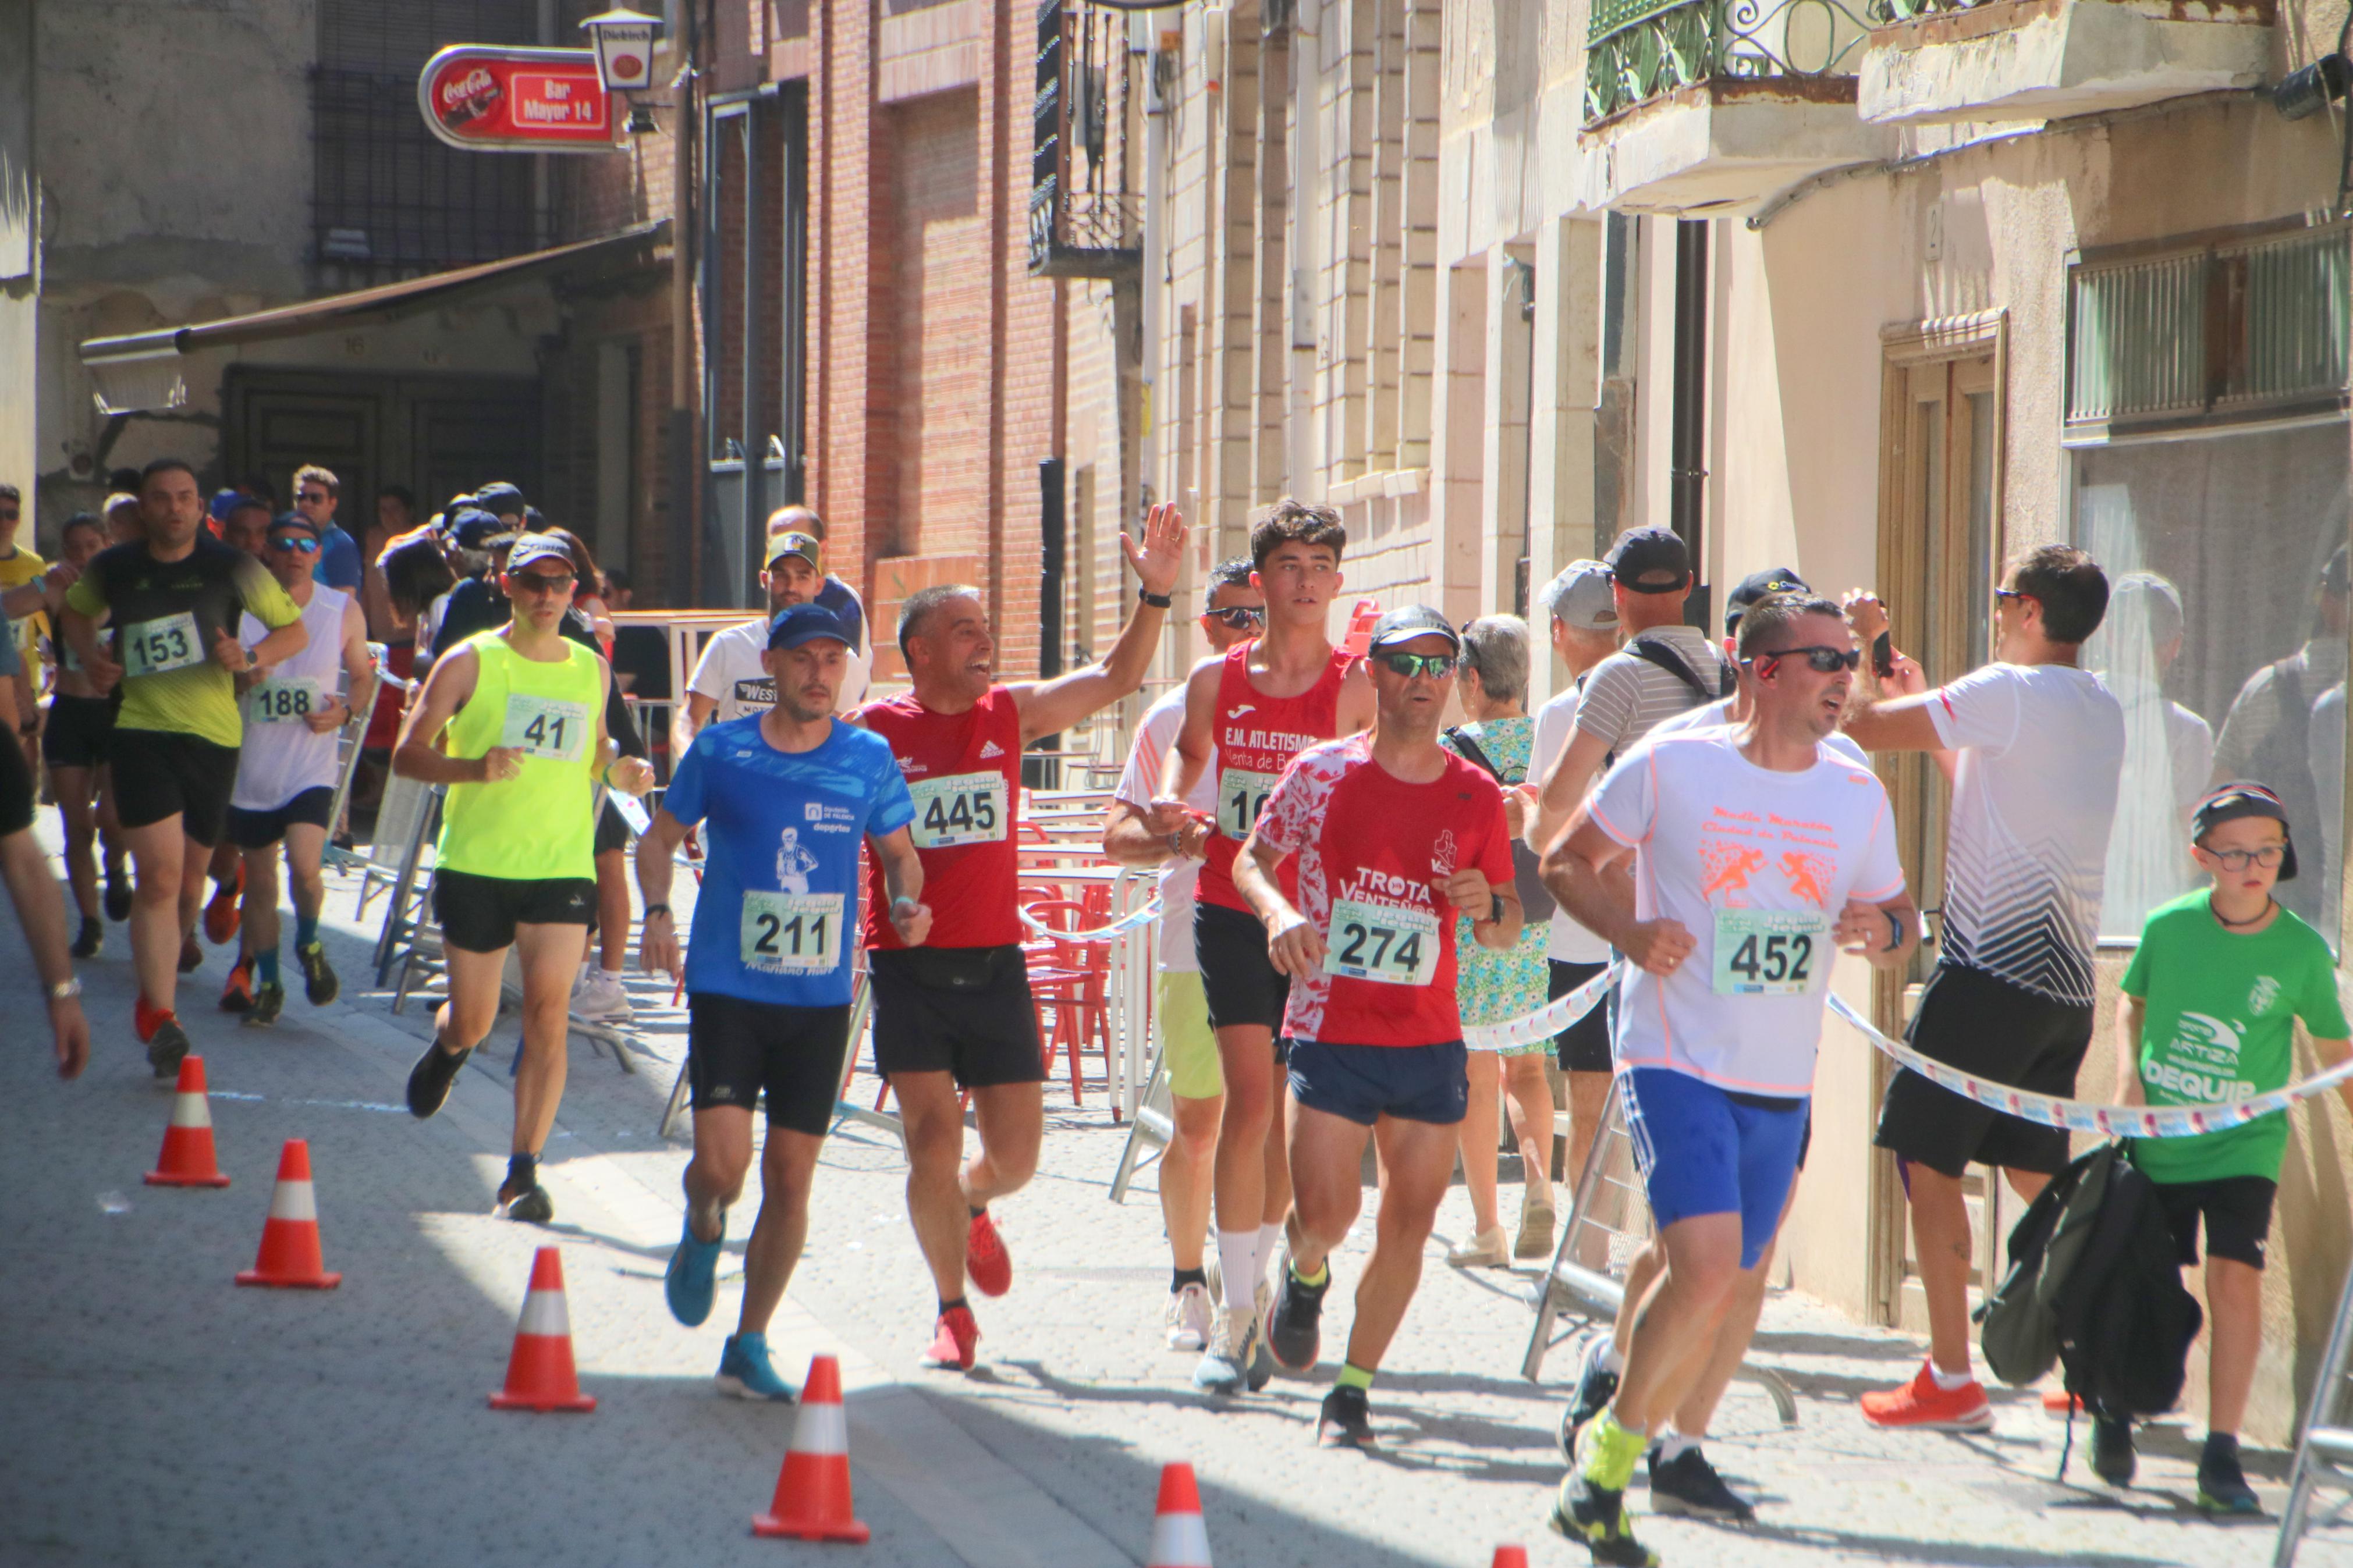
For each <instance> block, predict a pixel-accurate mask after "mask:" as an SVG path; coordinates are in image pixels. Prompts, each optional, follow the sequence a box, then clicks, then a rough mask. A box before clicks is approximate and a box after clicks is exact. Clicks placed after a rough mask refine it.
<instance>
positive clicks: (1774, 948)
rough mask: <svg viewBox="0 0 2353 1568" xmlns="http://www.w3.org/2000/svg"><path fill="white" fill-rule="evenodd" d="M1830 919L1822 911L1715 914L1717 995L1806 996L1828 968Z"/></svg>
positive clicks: (1766, 911) (1729, 911) (1752, 911)
mask: <svg viewBox="0 0 2353 1568" xmlns="http://www.w3.org/2000/svg"><path fill="white" fill-rule="evenodd" d="M1830 934H1831V918H1830V916H1828V915H1826V914H1824V913H1822V912H1821V911H1820V910H1716V911H1715V994H1717V995H1719V996H1802V995H1805V994H1807V993H1808V992H1810V991H1811V990H1813V988H1814V983H1815V982H1816V981H1817V980H1818V979H1819V978H1820V976H1821V974H1822V973H1824V972H1825V971H1826V970H1828V969H1829V967H1830V961H1831V952H1830Z"/></svg>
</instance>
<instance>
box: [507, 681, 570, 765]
mask: <svg viewBox="0 0 2353 1568" xmlns="http://www.w3.org/2000/svg"><path fill="white" fill-rule="evenodd" d="M499 744H500V745H501V746H511V747H512V748H513V749H514V750H516V751H518V752H522V753H523V754H524V755H525V756H528V757H545V758H546V759H547V760H548V761H550V762H554V763H576V762H578V761H579V760H580V758H581V756H582V755H583V754H584V753H585V752H586V751H587V749H588V707H587V704H586V703H584V702H559V701H556V700H554V699H552V698H546V697H533V696H529V695H527V694H525V693H523V692H521V691H511V692H509V693H507V716H506V722H505V723H504V725H502V726H501V729H500V731H499Z"/></svg>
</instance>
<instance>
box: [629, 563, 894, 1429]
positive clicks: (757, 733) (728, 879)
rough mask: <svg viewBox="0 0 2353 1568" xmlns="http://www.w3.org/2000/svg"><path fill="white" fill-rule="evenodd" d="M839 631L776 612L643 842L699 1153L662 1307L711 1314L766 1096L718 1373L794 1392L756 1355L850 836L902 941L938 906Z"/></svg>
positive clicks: (822, 1125) (770, 1391)
mask: <svg viewBox="0 0 2353 1568" xmlns="http://www.w3.org/2000/svg"><path fill="white" fill-rule="evenodd" d="M849 646H850V645H849V628H848V627H846V626H843V625H842V623H841V619H840V617H839V616H836V615H835V614H834V613H833V612H832V611H831V610H828V609H826V608H824V607H823V606H821V605H793V606H792V607H791V608H789V609H787V610H786V611H785V612H784V613H783V614H782V615H779V616H776V619H775V620H774V621H773V622H772V623H770V625H769V628H768V649H767V653H766V654H765V657H764V658H763V663H765V666H766V668H767V671H768V676H769V678H770V679H772V680H773V681H774V682H775V683H776V701H775V705H774V706H773V707H771V708H770V709H769V710H767V711H765V712H764V713H755V714H747V715H745V716H744V717H743V718H741V719H733V720H730V721H727V722H726V723H723V724H713V725H711V726H709V727H707V728H705V729H704V730H702V731H700V732H699V733H697V734H696V736H695V737H694V743H693V744H692V745H691V746H690V747H689V748H688V749H687V752H686V755H685V756H684V757H683V758H682V759H681V761H680V763H679V765H678V772H677V773H676V774H675V775H673V776H672V778H671V780H670V791H669V793H668V794H667V795H665V796H664V797H663V799H662V804H661V807H660V809H659V810H658V811H656V812H655V813H654V819H653V826H652V829H651V830H650V831H649V832H648V833H647V834H646V835H645V836H644V837H641V838H639V839H638V890H639V891H640V892H641V893H642V894H643V895H644V898H645V905H646V915H645V928H644V931H643V934H642V936H641V938H640V940H639V943H638V947H639V952H640V954H641V956H642V958H643V961H644V963H645V966H646V967H647V968H648V969H649V970H665V971H667V972H668V973H670V975H671V976H672V977H673V978H675V977H677V976H679V975H681V973H682V974H683V975H684V977H685V980H686V990H687V1009H688V1034H687V1057H686V1066H687V1078H688V1081H689V1082H690V1084H691V1086H692V1089H693V1094H694V1158H693V1159H692V1160H691V1162H689V1163H688V1164H687V1167H686V1226H685V1231H684V1234H683V1235H681V1237H679V1243H678V1250H677V1252H676V1253H675V1254H673V1255H672V1256H671V1258H670V1271H669V1273H668V1275H667V1277H666V1280H665V1288H666V1293H667V1294H668V1296H669V1299H670V1313H671V1315H672V1316H673V1317H675V1318H677V1319H678V1321H680V1322H681V1323H684V1324H686V1325H688V1326H689V1327H693V1326H694V1325H696V1324H699V1323H701V1322H702V1321H704V1320H705V1319H706V1318H708V1317H710V1316H711V1308H712V1298H713V1296H714V1294H715V1293H716V1289H717V1283H718V1268H719V1249H720V1244H721V1243H722V1242H723V1240H724V1239H725V1237H726V1234H727V1207H728V1205H730V1204H733V1202H734V1201H735V1200H736V1198H737V1197H738V1196H739V1195H741V1194H742V1193H743V1191H744V1173H745V1172H746V1171H747V1170H748V1169H749V1168H750V1166H751V1163H752V1110H753V1108H754V1106H756V1105H757V1104H758V1103H759V1101H760V1094H761V1091H762V1090H763V1089H765V1091H766V1092H767V1096H768V1141H767V1144H766V1148H765V1152H763V1154H762V1156H761V1160H760V1191H761V1199H760V1215H759V1218H758V1219H756V1220H755V1221H754V1222H753V1226H752V1239H751V1241H750V1243H749V1245H748V1246H747V1247H745V1248H744V1308H743V1314H742V1316H741V1317H740V1318H739V1319H738V1320H737V1322H736V1328H735V1332H734V1333H733V1335H731V1336H729V1338H728V1341H727V1343H726V1347H725V1349H724V1350H723V1352H721V1354H720V1361H719V1376H718V1384H719V1387H720V1389H721V1391H722V1392H723V1393H727V1394H736V1395H739V1396H741V1397H743V1398H745V1399H784V1400H789V1399H792V1398H793V1397H794V1392H793V1389H792V1387H791V1386H790V1385H789V1384H786V1383H785V1382H784V1381H783V1380H782V1379H781V1378H779V1377H777V1375H776V1371H775V1369H774V1368H772V1367H771V1366H770V1365H769V1364H768V1342H767V1330H768V1320H769V1319H770V1318H771V1317H773V1316H774V1315H775V1313H776V1304H777V1303H778V1302H779V1301H782V1300H784V1296H785V1287H786V1285H787V1284H788V1283H789V1282H790V1281H791V1279H792V1274H793V1265H794V1264H795V1263H797V1261H799V1259H800V1253H801V1244H802V1241H803V1240H804V1238H806V1237H807V1235H808V1201H809V1187H810V1184H811V1182H812V1180H813V1179H814V1177H815V1174H816V1170H817V1156H818V1150H819V1149H820V1148H821V1147H822V1146H823V1145H824V1142H825V1134H826V1129H827V1127H828V1124H829V1123H830V1122H831V1121H832V1120H833V1109H834V1102H835V1100H836V1098H837V1096H838V1095H839V1090H840V1085H841V1077H842V1052H843V1050H844V1048H845V1047H847V1046H848V1044H849V988H850V974H849V952H850V944H851V942H852V940H853V939H854V937H855V935H856V933H857V931H858V929H859V928H858V918H859V910H858V869H859V868H858V849H859V845H860V840H861V838H862V839H865V840H871V843H872V845H873V849H874V853H875V855H876V856H877V857H878V858H880V859H881V862H882V869H883V878H884V881H885V883H886V885H887V886H888V888H889V889H890V893H891V923H892V927H893V928H895V929H896V930H897V931H898V932H899V935H900V937H901V938H902V940H903V941H905V942H908V943H909V944H910V945H920V944H921V943H922V942H923V939H924V938H925V937H926V936H927V935H929V934H930V931H931V924H932V911H931V910H929V909H928V908H926V907H925V906H924V905H923V902H922V899H923V863H922V862H921V861H920V860H918V859H917V858H916V856H915V847H914V841H913V837H911V836H910V835H909V833H908V831H907V825H908V824H909V823H910V822H912V821H913V820H914V815H915V808H914V802H913V799H912V798H910V796H909V795H908V794H907V785H906V784H905V781H903V780H902V778H901V777H900V776H899V767H898V764H897V763H896V762H894V761H893V760H892V755H891V748H890V747H889V746H888V745H887V744H886V743H884V742H883V740H882V738H881V736H879V735H876V734H872V733H871V732H869V731H865V730H860V729H857V728H855V727H853V726H851V725H849V724H845V723H843V722H841V721H839V720H838V719H836V718H834V716H833V705H834V698H835V694H836V693H837V692H839V690H840V689H841V680H842V677H843V675H844V674H845V673H846V672H847V671H848V669H849ZM696 823H702V824H703V825H704V826H703V835H704V837H703V848H704V851H705V853H704V857H703V860H704V865H703V877H702V890H701V892H700V893H698V894H697V895H696V901H695V910H694V934H693V941H692V942H691V947H690V949H689V952H688V953H687V955H686V958H685V961H684V963H683V964H681V962H680V957H679V946H678V931H677V929H676V927H675V926H674V925H673V923H672V921H671V918H670V905H669V903H668V902H667V901H666V900H668V899H669V897H670V869H671V867H672V866H673V864H674V863H675V861H674V857H675V855H676V853H677V850H678V847H679V845H680V844H681V843H682V842H684V840H685V838H686V834H687V830H688V829H689V828H690V827H691V826H694V825H695V824H696Z"/></svg>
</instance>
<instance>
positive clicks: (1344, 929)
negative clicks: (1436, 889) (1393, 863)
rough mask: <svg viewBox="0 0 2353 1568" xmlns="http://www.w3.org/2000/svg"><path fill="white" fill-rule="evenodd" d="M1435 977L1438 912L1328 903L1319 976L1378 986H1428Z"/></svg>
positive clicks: (1348, 902) (1340, 901) (1347, 901)
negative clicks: (1328, 918) (1327, 928)
mask: <svg viewBox="0 0 2353 1568" xmlns="http://www.w3.org/2000/svg"><path fill="white" fill-rule="evenodd" d="M1437 972H1438V912H1437V911H1436V910H1416V909H1408V908H1406V907H1404V906H1403V905H1398V904H1366V903H1360V902H1358V901H1357V900H1355V899H1335V900H1332V934H1331V938H1330V940H1329V941H1328V942H1325V943H1324V973H1326V974H1337V975H1342V976H1345V978H1347V979H1350V980H1373V981H1378V982H1379V983H1380V984H1383V985H1427V984H1430V977H1431V976H1432V975H1434V974H1435V973H1437Z"/></svg>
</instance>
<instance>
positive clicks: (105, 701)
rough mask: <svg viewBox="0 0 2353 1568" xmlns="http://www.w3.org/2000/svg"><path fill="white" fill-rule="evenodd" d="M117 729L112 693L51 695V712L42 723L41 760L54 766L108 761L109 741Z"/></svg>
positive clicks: (71, 765)
mask: <svg viewBox="0 0 2353 1568" xmlns="http://www.w3.org/2000/svg"><path fill="white" fill-rule="evenodd" d="M113 733H114V700H113V699H112V698H109V697H69V696H67V695H66V694H65V693H64V692H59V693H58V695H56V696H55V697H52V698H50V699H49V716H48V718H47V721H44V722H43V724H42V726H41V760H42V761H44V762H46V763H48V764H49V766H51V767H52V768H94V767H96V766H98V765H99V764H100V763H102V762H104V761H106V742H107V741H108V739H109V738H110V737H111V736H112V735H113Z"/></svg>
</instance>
